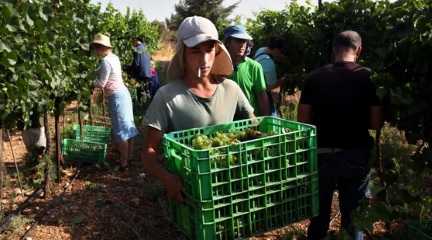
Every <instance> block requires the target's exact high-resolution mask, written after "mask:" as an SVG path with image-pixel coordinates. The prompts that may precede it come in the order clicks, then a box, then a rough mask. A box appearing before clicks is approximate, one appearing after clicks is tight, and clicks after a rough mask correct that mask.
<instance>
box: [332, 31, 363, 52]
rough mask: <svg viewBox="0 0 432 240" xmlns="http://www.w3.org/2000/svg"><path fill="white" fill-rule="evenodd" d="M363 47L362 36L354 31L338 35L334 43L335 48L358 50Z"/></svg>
mask: <svg viewBox="0 0 432 240" xmlns="http://www.w3.org/2000/svg"><path fill="white" fill-rule="evenodd" d="M361 45H362V39H361V37H360V34H358V33H357V32H355V31H352V30H348V31H343V32H340V33H338V34H337V35H336V37H335V39H334V41H333V47H334V48H338V47H348V48H354V49H357V48H359V47H361Z"/></svg>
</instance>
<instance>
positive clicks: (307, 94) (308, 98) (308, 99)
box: [300, 76, 314, 105]
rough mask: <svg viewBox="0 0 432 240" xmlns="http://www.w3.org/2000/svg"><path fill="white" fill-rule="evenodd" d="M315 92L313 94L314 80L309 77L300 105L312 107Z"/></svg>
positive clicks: (304, 86)
mask: <svg viewBox="0 0 432 240" xmlns="http://www.w3.org/2000/svg"><path fill="white" fill-rule="evenodd" d="M313 95H314V94H313V92H312V78H311V77H310V76H309V77H308V78H306V80H305V83H304V85H303V90H302V92H301V95H300V104H308V105H311V104H312V103H313Z"/></svg>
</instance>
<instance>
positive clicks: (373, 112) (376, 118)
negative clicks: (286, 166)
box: [369, 106, 383, 130]
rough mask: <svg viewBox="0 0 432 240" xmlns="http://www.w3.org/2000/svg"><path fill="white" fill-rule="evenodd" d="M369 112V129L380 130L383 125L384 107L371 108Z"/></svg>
mask: <svg viewBox="0 0 432 240" xmlns="http://www.w3.org/2000/svg"><path fill="white" fill-rule="evenodd" d="M369 111H370V120H369V121H370V123H369V128H370V129H373V130H379V129H380V128H381V127H382V124H383V114H382V107H381V106H371V107H370V110H369Z"/></svg>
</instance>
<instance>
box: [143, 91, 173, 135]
mask: <svg viewBox="0 0 432 240" xmlns="http://www.w3.org/2000/svg"><path fill="white" fill-rule="evenodd" d="M144 125H145V126H149V127H153V128H155V129H157V130H159V131H161V132H163V133H165V132H168V130H169V108H168V103H167V102H166V101H165V99H164V98H163V94H162V93H161V91H158V92H157V93H156V95H155V96H154V98H153V100H152V102H151V103H150V106H149V107H148V108H147V111H146V113H145V115H144Z"/></svg>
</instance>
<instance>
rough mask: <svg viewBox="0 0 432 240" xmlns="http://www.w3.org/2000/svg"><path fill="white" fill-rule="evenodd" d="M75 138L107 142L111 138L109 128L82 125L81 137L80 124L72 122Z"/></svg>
mask: <svg viewBox="0 0 432 240" xmlns="http://www.w3.org/2000/svg"><path fill="white" fill-rule="evenodd" d="M72 129H73V131H74V135H75V139H77V140H83V141H85V142H96V143H109V142H110V140H111V128H107V127H103V126H93V125H83V126H82V129H83V136H82V139H81V134H80V126H79V124H74V125H73V126H72Z"/></svg>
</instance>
